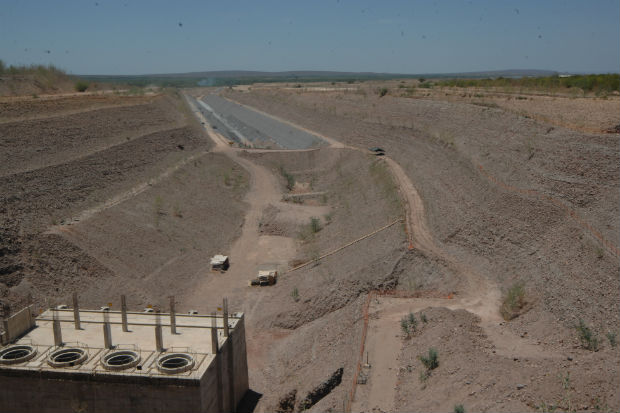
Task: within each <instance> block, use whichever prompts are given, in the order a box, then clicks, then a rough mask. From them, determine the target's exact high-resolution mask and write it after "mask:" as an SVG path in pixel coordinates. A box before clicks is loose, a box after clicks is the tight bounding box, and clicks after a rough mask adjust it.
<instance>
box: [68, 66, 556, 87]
mask: <svg viewBox="0 0 620 413" xmlns="http://www.w3.org/2000/svg"><path fill="white" fill-rule="evenodd" d="M556 74H558V72H554V71H550V70H536V69H510V70H493V71H483V72H462V73H418V74H411V73H374V72H336V71H320V70H294V71H285V72H262V71H251V70H215V71H205V72H189V73H160V74H147V75H80V76H79V77H81V78H83V79H86V80H89V81H92V82H114V83H128V84H131V85H137V86H146V85H159V86H177V87H192V86H225V85H233V84H251V83H259V82H265V83H268V82H321V81H322V82H324V81H350V82H352V81H361V80H376V79H399V78H419V77H424V78H427V79H432V78H486V77H489V78H496V77H531V76H536V77H537V76H552V75H556Z"/></svg>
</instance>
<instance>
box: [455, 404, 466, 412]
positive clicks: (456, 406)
mask: <svg viewBox="0 0 620 413" xmlns="http://www.w3.org/2000/svg"><path fill="white" fill-rule="evenodd" d="M454 413H465V407H463V405H462V404H457V405H455V406H454Z"/></svg>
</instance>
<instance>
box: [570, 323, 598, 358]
mask: <svg viewBox="0 0 620 413" xmlns="http://www.w3.org/2000/svg"><path fill="white" fill-rule="evenodd" d="M575 328H576V329H577V333H578V334H579V340H581V346H582V347H583V348H585V349H587V350H590V351H598V346H599V341H598V337H597V336H596V335H595V334H594V332H593V331H592V330H591V329H590V327H588V326H587V325H586V323H585V322H584V321H583V320H582V319H581V318H580V319H579V324H578V325H577V326H575Z"/></svg>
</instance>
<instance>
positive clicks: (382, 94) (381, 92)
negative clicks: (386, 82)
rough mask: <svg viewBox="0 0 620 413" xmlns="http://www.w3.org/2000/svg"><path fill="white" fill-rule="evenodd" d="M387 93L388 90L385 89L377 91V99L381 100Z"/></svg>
mask: <svg viewBox="0 0 620 413" xmlns="http://www.w3.org/2000/svg"><path fill="white" fill-rule="evenodd" d="M387 93H388V89H387V88H386V87H383V88H381V90H379V97H380V98H382V97H383V96H385V95H387Z"/></svg>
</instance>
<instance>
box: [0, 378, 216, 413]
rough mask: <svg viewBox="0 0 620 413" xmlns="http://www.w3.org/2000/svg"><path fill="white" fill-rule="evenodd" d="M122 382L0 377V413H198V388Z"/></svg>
mask: <svg viewBox="0 0 620 413" xmlns="http://www.w3.org/2000/svg"><path fill="white" fill-rule="evenodd" d="M27 373H37V372H32V371H28V372H27ZM64 376H65V377H66V374H65V375H64ZM125 380H126V382H121V383H110V382H97V381H90V380H80V381H78V380H66V379H65V380H63V379H59V378H53V377H42V375H32V374H26V375H21V376H19V375H16V376H12V377H11V376H0V400H1V403H0V405H1V408H0V410H1V411H3V412H12V413H33V412H42V413H67V412H84V413H110V412H136V413H156V412H162V413H164V412H166V413H174V412H179V413H188V412H202V410H201V395H200V390H201V388H200V386H198V385H195V386H183V387H181V386H176V385H173V384H170V381H168V382H169V383H167V384H165V382H164V383H159V385H157V384H144V383H139V382H132V380H131V377H130V376H126V377H125ZM136 381H140V382H142V381H143V380H136ZM211 411H213V410H211Z"/></svg>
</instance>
